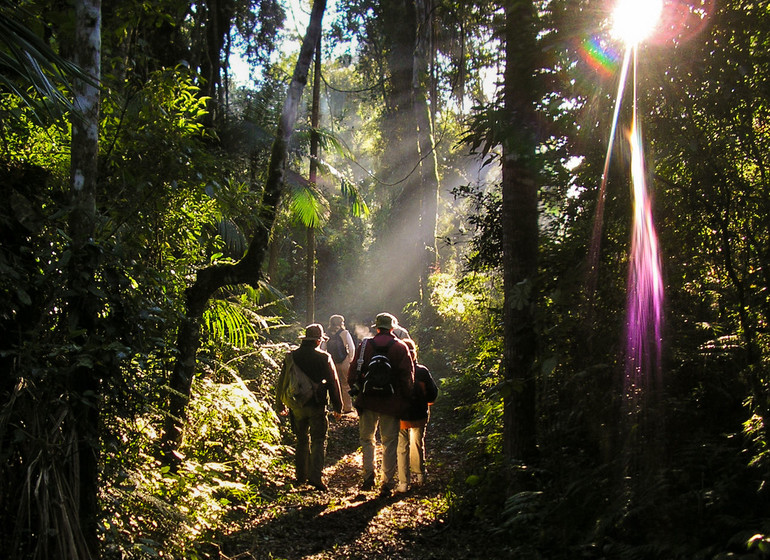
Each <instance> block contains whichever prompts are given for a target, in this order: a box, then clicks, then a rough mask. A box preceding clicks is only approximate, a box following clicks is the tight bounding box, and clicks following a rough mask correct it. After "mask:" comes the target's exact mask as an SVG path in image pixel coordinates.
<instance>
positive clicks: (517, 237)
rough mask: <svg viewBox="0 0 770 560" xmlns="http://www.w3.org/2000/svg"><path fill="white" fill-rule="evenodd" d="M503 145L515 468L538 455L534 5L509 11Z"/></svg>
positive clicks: (523, 0)
mask: <svg viewBox="0 0 770 560" xmlns="http://www.w3.org/2000/svg"><path fill="white" fill-rule="evenodd" d="M504 7H505V83H504V86H503V87H504V90H503V95H504V105H505V106H504V111H505V119H506V125H507V135H506V136H505V137H504V138H503V156H502V157H503V162H502V163H503V179H502V194H503V201H502V225H503V284H504V290H505V298H504V299H505V309H504V312H503V321H504V334H505V349H504V355H503V369H504V374H505V379H506V381H507V387H508V391H507V392H506V395H505V399H504V411H503V438H504V440H503V450H504V453H505V456H506V458H507V459H508V460H509V461H527V460H529V459H531V458H532V457H533V456H534V453H535V442H536V439H535V358H536V348H537V334H536V330H535V310H536V300H537V285H536V277H537V253H538V206H537V196H538V183H537V173H536V170H535V148H536V117H535V101H536V100H535V99H534V95H535V92H536V91H537V88H536V87H535V79H536V78H535V76H536V65H535V53H536V50H535V49H536V33H535V7H534V5H533V2H531V1H529V0H509V1H508V2H506V4H505V6H504Z"/></svg>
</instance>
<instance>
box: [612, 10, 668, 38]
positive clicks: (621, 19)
mask: <svg viewBox="0 0 770 560" xmlns="http://www.w3.org/2000/svg"><path fill="white" fill-rule="evenodd" d="M662 10H663V0H618V3H617V5H616V6H615V10H614V11H613V13H612V34H613V35H614V36H615V37H617V38H618V39H620V40H622V41H624V42H625V43H626V44H627V45H628V46H633V45H636V44H638V43H639V42H641V41H642V40H643V39H644V38H645V37H647V36H648V35H650V34H651V33H652V31H653V30H654V29H655V25H657V23H658V19H660V13H661V11H662Z"/></svg>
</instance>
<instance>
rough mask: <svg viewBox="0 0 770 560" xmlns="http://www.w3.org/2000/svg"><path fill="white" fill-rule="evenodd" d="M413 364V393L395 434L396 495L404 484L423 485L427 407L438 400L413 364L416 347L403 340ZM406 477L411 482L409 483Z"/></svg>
mask: <svg viewBox="0 0 770 560" xmlns="http://www.w3.org/2000/svg"><path fill="white" fill-rule="evenodd" d="M404 344H406V346H407V347H408V348H409V353H410V354H411V356H412V361H413V362H414V391H413V392H412V399H411V401H410V403H409V407H408V408H407V411H406V413H405V414H404V415H403V416H401V431H400V432H399V434H398V480H399V487H398V490H399V491H400V492H406V491H407V489H408V486H407V483H408V482H410V483H411V484H416V485H420V484H423V483H424V482H425V476H426V472H425V428H426V427H427V425H428V420H429V418H430V405H431V404H433V403H434V402H435V401H436V398H437V397H438V386H437V385H436V382H435V381H434V380H433V376H432V375H431V374H430V371H429V370H428V368H426V367H425V366H424V365H422V364H420V363H418V362H417V346H416V344H415V342H414V340H412V339H411V338H407V339H405V340H404ZM410 474H411V475H413V478H412V479H411V481H410Z"/></svg>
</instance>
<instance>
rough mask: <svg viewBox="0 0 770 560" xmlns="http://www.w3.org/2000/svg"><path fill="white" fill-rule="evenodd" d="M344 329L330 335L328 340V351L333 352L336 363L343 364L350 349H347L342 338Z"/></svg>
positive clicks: (332, 355)
mask: <svg viewBox="0 0 770 560" xmlns="http://www.w3.org/2000/svg"><path fill="white" fill-rule="evenodd" d="M340 333H342V329H340V330H338V331H337V332H336V333H334V334H333V335H331V336H330V337H329V340H327V341H326V351H327V352H328V353H329V354H331V357H332V360H334V363H335V364H341V363H342V362H344V361H345V358H347V357H348V351H347V350H346V349H345V342H343V340H342V336H341V334H340Z"/></svg>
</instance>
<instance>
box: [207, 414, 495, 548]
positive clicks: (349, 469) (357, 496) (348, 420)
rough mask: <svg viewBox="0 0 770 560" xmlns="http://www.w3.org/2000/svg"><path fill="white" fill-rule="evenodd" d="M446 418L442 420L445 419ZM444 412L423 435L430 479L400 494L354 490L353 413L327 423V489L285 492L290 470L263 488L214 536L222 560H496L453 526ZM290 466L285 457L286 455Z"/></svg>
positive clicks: (471, 531)
mask: <svg viewBox="0 0 770 560" xmlns="http://www.w3.org/2000/svg"><path fill="white" fill-rule="evenodd" d="M447 413H448V414H447ZM451 418H452V415H451V408H448V407H447V408H441V409H440V411H439V412H438V413H434V418H433V420H432V421H431V424H430V426H429V431H428V434H429V435H428V445H429V453H430V457H429V467H428V468H429V473H430V474H429V478H428V480H427V481H426V484H425V485H423V486H420V487H415V488H413V489H411V490H410V491H409V492H408V493H406V494H395V495H392V496H390V497H380V496H379V493H378V491H377V490H376V489H375V490H372V491H366V492H363V491H361V490H359V486H360V484H361V455H360V449H358V445H359V444H358V421H357V418H356V417H355V415H347V416H344V417H343V418H342V419H341V420H340V421H332V422H331V426H330V432H329V445H328V450H327V465H328V466H327V468H326V469H325V471H324V476H325V481H326V484H327V486H328V487H329V491H328V492H326V493H321V492H318V491H315V490H313V489H311V488H310V487H308V486H303V487H301V488H299V489H296V488H293V487H292V486H291V479H292V476H293V468H292V467H288V468H287V470H286V472H285V475H284V476H281V477H279V478H277V479H276V480H275V481H274V483H275V485H274V486H271V487H269V488H265V489H264V491H263V495H264V496H265V498H266V502H267V503H265V504H264V505H263V506H260V507H257V508H255V509H254V510H253V511H252V512H251V515H247V516H244V518H243V519H238V520H234V521H233V522H232V523H231V524H229V525H227V527H226V534H223V535H221V536H220V537H218V542H219V547H220V550H219V552H220V554H221V557H222V558H226V559H235V558H245V559H252V558H253V559H260V560H261V559H268V558H271V559H272V558H275V559H276V560H278V559H286V560H298V559H300V558H302V559H316V560H321V559H326V560H331V559H335V558H337V559H343V558H350V559H362V560H364V559H367V560H368V559H372V560H373V559H380V558H393V559H399V560H418V559H421V558H435V559H445V558H498V557H500V558H502V557H504V556H500V554H501V550H500V549H499V548H497V547H495V546H494V542H492V541H490V540H489V533H488V532H486V531H484V530H483V529H482V528H481V527H474V526H473V525H465V524H459V523H453V522H452V519H451V513H450V509H449V501H450V500H451V497H450V495H449V491H448V490H447V487H448V485H449V483H450V481H451V480H452V473H453V471H454V470H455V469H456V468H457V466H458V463H459V462H461V461H462V448H461V446H460V445H459V444H458V443H457V441H456V437H455V436H454V435H453V432H454V431H455V430H456V429H457V426H453V425H452V424H451ZM287 459H288V460H291V458H290V457H287Z"/></svg>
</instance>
